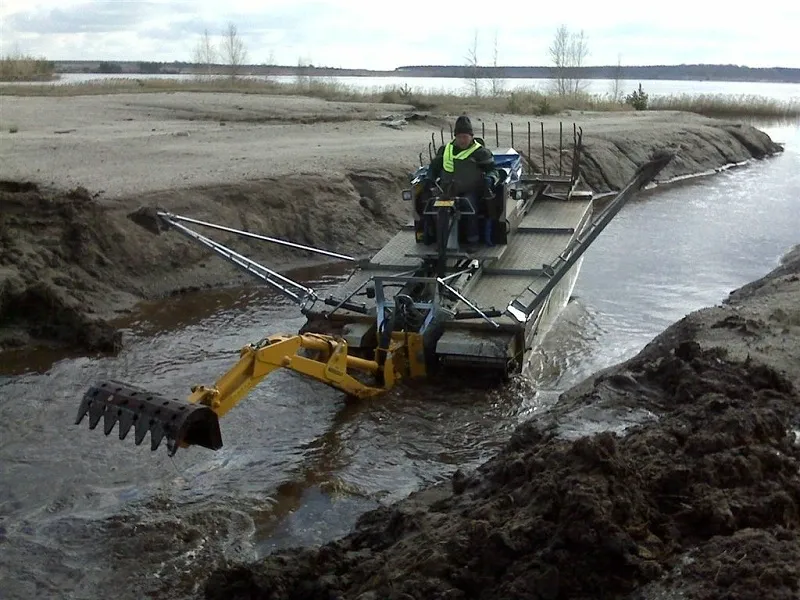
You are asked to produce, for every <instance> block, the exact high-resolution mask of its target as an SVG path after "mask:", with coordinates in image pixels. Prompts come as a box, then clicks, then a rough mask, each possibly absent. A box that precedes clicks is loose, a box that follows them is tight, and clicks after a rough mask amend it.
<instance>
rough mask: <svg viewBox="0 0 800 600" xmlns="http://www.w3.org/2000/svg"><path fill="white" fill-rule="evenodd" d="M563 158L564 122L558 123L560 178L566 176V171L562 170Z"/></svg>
mask: <svg viewBox="0 0 800 600" xmlns="http://www.w3.org/2000/svg"><path fill="white" fill-rule="evenodd" d="M563 156H564V122H563V121H559V122H558V176H559V177H561V175H563V174H564V170H563V168H562V162H563Z"/></svg>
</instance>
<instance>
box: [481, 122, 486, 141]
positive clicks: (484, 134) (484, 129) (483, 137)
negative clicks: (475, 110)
mask: <svg viewBox="0 0 800 600" xmlns="http://www.w3.org/2000/svg"><path fill="white" fill-rule="evenodd" d="M481 139H482V140H484V143H485V141H486V122H485V121H481Z"/></svg>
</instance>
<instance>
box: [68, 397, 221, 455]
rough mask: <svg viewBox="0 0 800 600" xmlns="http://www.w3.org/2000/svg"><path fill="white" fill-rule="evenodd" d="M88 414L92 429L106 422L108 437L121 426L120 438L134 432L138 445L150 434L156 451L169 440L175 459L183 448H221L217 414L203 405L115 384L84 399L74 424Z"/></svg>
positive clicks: (170, 452)
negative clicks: (176, 454)
mask: <svg viewBox="0 0 800 600" xmlns="http://www.w3.org/2000/svg"><path fill="white" fill-rule="evenodd" d="M87 414H88V415H89V429H95V428H96V427H97V425H98V424H99V423H100V421H101V420H102V421H103V432H104V433H105V434H106V435H109V434H110V433H111V432H112V431H113V429H114V425H116V424H117V423H119V439H121V440H124V439H125V437H126V436H127V435H128V432H130V430H131V428H133V429H134V437H135V442H136V445H137V446H139V445H141V443H142V442H143V441H144V438H145V436H146V435H147V432H148V431H149V432H150V449H151V450H153V451H155V450H156V449H157V448H158V446H159V445H160V444H161V442H162V441H163V440H164V439H166V440H167V449H168V451H169V455H170V456H172V455H174V454H175V452H177V451H178V448H179V447H181V446H188V445H192V444H194V445H198V446H203V447H204V448H209V449H211V450H219V449H220V448H221V447H222V434H221V433H220V429H219V419H218V417H217V415H216V413H215V412H214V411H213V410H211V409H210V408H209V407H207V406H204V405H202V404H189V403H187V402H183V401H180V400H170V399H169V398H166V397H164V396H159V395H157V394H151V393H149V392H147V391H145V390H141V389H137V388H134V387H131V386H129V385H126V384H123V383H119V382H116V381H103V382H99V383H96V384H95V385H93V386H92V387H90V388H89V390H88V391H87V392H86V394H85V395H84V396H83V400H82V401H81V405H80V408H78V416H77V418H76V419H75V424H76V425H79V424H80V423H81V421H82V420H83V418H84V417H85V416H86V415H87Z"/></svg>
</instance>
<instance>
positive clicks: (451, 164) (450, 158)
mask: <svg viewBox="0 0 800 600" xmlns="http://www.w3.org/2000/svg"><path fill="white" fill-rule="evenodd" d="M480 147H481V145H480V144H479V143H478V142H475V141H473V142H472V145H471V146H470V147H469V148H467V149H466V150H462V151H461V152H459V153H458V154H456V155H455V156H454V155H453V142H449V143H448V144H447V146H445V147H444V156H443V157H442V168H443V169H444V170H445V171H447V172H448V173H452V172H453V171H454V170H455V167H456V165H455V161H457V160H464V159H466V158H469V157H470V155H471V154H472V153H473V152H475V150H477V149H478V148H480Z"/></svg>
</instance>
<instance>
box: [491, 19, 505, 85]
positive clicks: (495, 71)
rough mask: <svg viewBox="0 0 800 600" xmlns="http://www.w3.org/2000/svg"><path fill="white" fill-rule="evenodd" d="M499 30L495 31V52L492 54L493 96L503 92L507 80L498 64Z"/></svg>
mask: <svg viewBox="0 0 800 600" xmlns="http://www.w3.org/2000/svg"><path fill="white" fill-rule="evenodd" d="M497 57H498V51H497V30H495V32H494V52H493V54H492V96H499V95H500V94H502V93H503V88H504V87H505V82H504V81H503V78H502V70H501V69H500V68H499V67H498V65H497Z"/></svg>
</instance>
